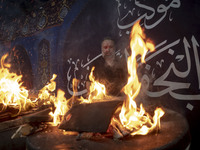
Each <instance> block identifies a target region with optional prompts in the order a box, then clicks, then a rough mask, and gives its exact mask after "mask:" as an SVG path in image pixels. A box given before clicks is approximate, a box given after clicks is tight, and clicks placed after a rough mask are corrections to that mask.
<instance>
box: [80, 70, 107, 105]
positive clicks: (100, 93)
mask: <svg viewBox="0 0 200 150" xmlns="http://www.w3.org/2000/svg"><path fill="white" fill-rule="evenodd" d="M94 69H95V67H92V70H91V72H90V75H89V80H90V82H91V84H90V90H89V96H88V99H84V98H83V97H81V98H80V101H81V103H92V102H94V101H96V100H99V99H101V100H102V99H104V98H105V97H108V96H107V95H106V88H105V85H103V84H101V83H99V82H98V81H96V80H95V77H94V75H93V72H94Z"/></svg>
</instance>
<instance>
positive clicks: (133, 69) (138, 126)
mask: <svg viewBox="0 0 200 150" xmlns="http://www.w3.org/2000/svg"><path fill="white" fill-rule="evenodd" d="M143 39H145V34H144V32H143V31H142V28H141V27H140V25H139V22H137V23H136V24H135V25H134V26H133V28H132V31H131V42H130V48H131V56H129V57H128V62H127V66H128V73H129V75H130V76H129V78H128V82H127V84H126V85H125V86H124V88H123V90H124V93H125V94H126V95H127V97H128V98H127V99H126V100H125V101H124V103H123V105H122V108H121V112H120V114H119V118H120V121H121V124H122V125H123V126H124V127H125V128H126V129H128V130H129V131H130V132H131V135H136V134H140V135H145V134H147V133H149V132H151V131H152V130H154V129H155V128H157V127H158V126H159V125H160V118H161V117H162V116H163V115H164V111H163V110H162V109H161V108H158V109H156V110H155V112H154V117H153V120H152V119H151V118H150V115H149V114H148V113H146V112H145V109H144V108H143V106H142V105H140V109H138V108H137V104H136V102H135V101H134V99H135V98H136V96H137V95H138V93H139V91H140V88H141V83H140V82H139V80H138V76H137V61H136V56H138V55H141V61H142V62H143V63H144V62H145V55H146V53H147V52H148V50H150V51H153V50H154V49H155V48H154V45H153V44H152V43H151V42H150V41H147V42H144V40H143Z"/></svg>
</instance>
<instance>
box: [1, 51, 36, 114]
mask: <svg viewBox="0 0 200 150" xmlns="http://www.w3.org/2000/svg"><path fill="white" fill-rule="evenodd" d="M7 56H8V54H5V55H4V56H2V58H1V68H0V97H1V99H0V103H2V104H3V106H4V109H5V108H6V107H7V106H8V105H13V106H16V107H18V109H19V111H18V113H19V112H20V111H21V110H26V109H27V107H28V106H30V105H34V104H33V103H32V102H31V100H30V99H29V98H28V90H26V89H25V87H23V86H22V83H23V82H22V75H19V76H18V75H17V74H15V73H10V72H9V68H10V64H6V63H5V59H6V58H7Z"/></svg>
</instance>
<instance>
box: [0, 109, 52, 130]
mask: <svg viewBox="0 0 200 150" xmlns="http://www.w3.org/2000/svg"><path fill="white" fill-rule="evenodd" d="M49 112H51V108H46V109H44V110H40V111H36V112H32V113H31V114H27V115H24V116H18V117H17V118H16V119H12V120H8V121H4V122H1V123H0V131H3V130H6V129H9V128H12V127H17V126H20V125H23V124H26V123H41V122H49V121H52V117H51V116H50V115H49Z"/></svg>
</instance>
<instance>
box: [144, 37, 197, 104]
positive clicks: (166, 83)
mask: <svg viewBox="0 0 200 150" xmlns="http://www.w3.org/2000/svg"><path fill="white" fill-rule="evenodd" d="M191 41H192V48H193V51H194V59H195V64H196V69H197V77H198V83H199V89H200V62H199V55H198V50H197V47H199V44H198V42H197V41H196V39H195V37H194V36H192V38H191ZM178 43H180V39H178V40H176V41H175V42H172V43H171V44H169V45H167V46H165V47H164V48H162V49H160V50H157V51H156V52H155V53H153V54H152V55H150V56H149V57H147V58H146V61H149V60H150V59H152V58H153V57H155V56H156V55H158V54H159V53H162V52H163V51H165V50H167V49H170V48H171V47H172V46H175V45H177V44H178ZM183 44H184V49H185V56H186V57H185V58H186V62H187V67H186V68H187V69H186V70H185V71H179V70H178V69H177V68H176V66H175V64H174V62H171V64H170V65H169V67H168V69H167V70H166V72H165V73H163V74H162V75H161V76H160V77H158V78H157V79H156V80H155V81H154V82H153V86H154V87H157V86H162V87H165V88H164V89H162V90H160V91H149V90H148V87H145V88H146V90H147V91H146V94H147V95H148V96H149V97H160V96H163V95H164V94H167V93H169V94H170V95H171V96H172V97H173V98H175V99H178V100H200V94H197V95H190V94H189V95H187V94H179V93H176V90H181V89H182V90H187V89H189V88H190V86H191V83H188V82H176V81H170V80H169V79H167V77H168V76H169V74H170V73H173V74H174V75H175V76H174V78H175V77H177V78H181V79H185V78H187V77H188V76H189V73H190V72H191V64H192V63H191V55H190V52H189V49H190V48H191V45H190V44H189V42H188V40H187V39H186V38H185V37H184V38H183ZM170 54H173V53H172V49H170ZM176 59H177V61H178V62H180V61H182V60H183V59H184V55H177V57H176ZM142 79H143V80H146V82H148V84H147V85H148V86H149V82H150V79H149V77H148V75H146V74H144V75H143V77H142Z"/></svg>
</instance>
